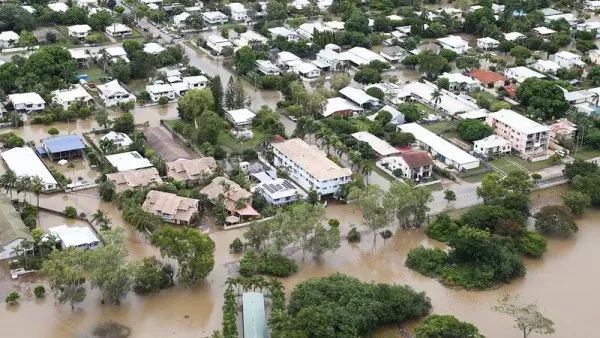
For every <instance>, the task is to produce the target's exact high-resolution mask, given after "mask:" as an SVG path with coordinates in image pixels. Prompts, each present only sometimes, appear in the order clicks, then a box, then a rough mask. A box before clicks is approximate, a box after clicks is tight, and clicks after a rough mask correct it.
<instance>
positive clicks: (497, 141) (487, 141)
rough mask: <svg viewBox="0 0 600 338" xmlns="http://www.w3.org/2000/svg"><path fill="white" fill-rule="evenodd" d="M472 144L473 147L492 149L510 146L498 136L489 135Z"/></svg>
mask: <svg viewBox="0 0 600 338" xmlns="http://www.w3.org/2000/svg"><path fill="white" fill-rule="evenodd" d="M473 144H474V145H475V146H478V145H479V146H480V147H481V148H484V149H486V148H494V147H503V146H506V145H509V146H510V142H509V141H507V140H505V139H503V138H502V137H500V136H498V135H490V136H488V137H486V138H482V139H481V140H477V141H474V142H473Z"/></svg>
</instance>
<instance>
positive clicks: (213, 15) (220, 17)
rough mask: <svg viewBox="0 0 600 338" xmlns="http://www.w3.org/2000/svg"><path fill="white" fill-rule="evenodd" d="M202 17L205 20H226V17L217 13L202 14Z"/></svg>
mask: <svg viewBox="0 0 600 338" xmlns="http://www.w3.org/2000/svg"><path fill="white" fill-rule="evenodd" d="M202 16H203V17H205V18H207V19H227V15H225V14H223V13H221V12H219V11H212V12H204V13H202Z"/></svg>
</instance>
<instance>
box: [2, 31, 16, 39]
mask: <svg viewBox="0 0 600 338" xmlns="http://www.w3.org/2000/svg"><path fill="white" fill-rule="evenodd" d="M0 41H13V42H18V41H19V34H17V33H15V32H13V31H4V32H0Z"/></svg>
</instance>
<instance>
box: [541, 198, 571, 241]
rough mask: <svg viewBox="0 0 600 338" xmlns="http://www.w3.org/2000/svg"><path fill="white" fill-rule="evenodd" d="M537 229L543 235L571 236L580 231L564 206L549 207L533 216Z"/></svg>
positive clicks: (543, 208)
mask: <svg viewBox="0 0 600 338" xmlns="http://www.w3.org/2000/svg"><path fill="white" fill-rule="evenodd" d="M533 217H534V218H535V229H536V230H537V231H539V232H541V233H543V234H557V235H562V236H569V235H572V234H574V233H576V232H577V231H578V230H579V227H578V226H577V223H576V222H575V218H574V217H573V214H572V213H571V211H569V209H568V208H567V207H565V206H564V205H547V206H544V207H542V209H540V211H539V212H537V213H536V214H535V215H533Z"/></svg>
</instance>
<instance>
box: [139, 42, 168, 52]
mask: <svg viewBox="0 0 600 338" xmlns="http://www.w3.org/2000/svg"><path fill="white" fill-rule="evenodd" d="M165 50H166V49H165V48H164V47H163V46H161V45H159V44H158V43H156V42H148V43H146V44H144V52H145V53H148V54H152V55H157V54H160V53H162V52H164V51H165Z"/></svg>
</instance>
